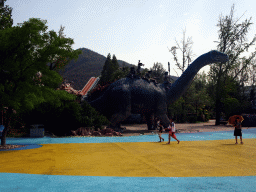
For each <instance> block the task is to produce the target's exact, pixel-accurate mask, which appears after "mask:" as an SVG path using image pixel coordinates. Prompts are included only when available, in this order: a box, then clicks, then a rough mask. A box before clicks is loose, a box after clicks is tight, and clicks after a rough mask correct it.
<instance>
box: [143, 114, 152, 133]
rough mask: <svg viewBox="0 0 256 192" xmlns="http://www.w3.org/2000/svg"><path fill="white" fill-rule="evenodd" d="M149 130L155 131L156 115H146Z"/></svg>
mask: <svg viewBox="0 0 256 192" xmlns="http://www.w3.org/2000/svg"><path fill="white" fill-rule="evenodd" d="M145 117H146V121H147V126H148V130H154V114H153V113H149V114H145Z"/></svg>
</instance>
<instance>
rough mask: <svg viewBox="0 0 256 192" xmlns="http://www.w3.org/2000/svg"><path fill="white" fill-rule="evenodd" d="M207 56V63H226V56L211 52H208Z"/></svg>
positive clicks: (214, 51)
mask: <svg viewBox="0 0 256 192" xmlns="http://www.w3.org/2000/svg"><path fill="white" fill-rule="evenodd" d="M207 54H209V63H217V62H223V63H224V62H227V61H228V56H227V55H226V54H224V53H221V52H219V51H216V50H213V51H210V52H208V53H207Z"/></svg>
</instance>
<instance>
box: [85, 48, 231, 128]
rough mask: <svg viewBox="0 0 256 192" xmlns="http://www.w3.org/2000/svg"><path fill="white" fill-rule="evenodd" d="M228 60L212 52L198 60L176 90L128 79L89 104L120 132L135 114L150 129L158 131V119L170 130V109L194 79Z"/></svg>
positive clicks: (177, 83) (178, 81)
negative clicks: (168, 113) (206, 68)
mask: <svg viewBox="0 0 256 192" xmlns="http://www.w3.org/2000/svg"><path fill="white" fill-rule="evenodd" d="M226 61H228V56H227V55H226V54H224V53H221V52H218V51H210V52H208V53H205V54H203V55H201V56H200V57H198V58H197V59H196V60H195V61H194V62H193V63H191V64H190V65H189V67H188V68H187V70H186V71H184V73H183V74H182V75H181V77H180V78H178V79H177V80H176V81H175V83H173V84H172V86H168V85H167V83H166V82H165V83H163V84H156V83H153V82H149V81H147V80H146V79H141V78H130V77H126V78H123V79H120V80H118V81H116V82H114V83H112V84H111V85H110V86H109V87H108V88H107V90H106V91H105V92H104V94H103V95H102V96H101V97H99V98H97V99H96V100H94V101H91V102H89V104H90V105H91V106H92V107H94V108H95V109H96V110H98V111H99V112H101V113H102V114H103V115H105V116H106V117H107V118H108V119H109V120H110V122H111V125H110V127H112V128H115V129H118V128H120V122H121V121H123V120H125V119H126V118H127V117H129V116H130V115H131V114H142V115H145V117H146V121H147V126H148V129H149V130H151V129H155V127H153V125H154V122H153V121H154V118H155V117H157V118H158V119H160V121H161V122H162V123H163V126H164V128H167V127H168V126H169V124H170V121H169V119H168V117H167V106H168V105H169V104H171V103H174V102H175V101H176V100H177V99H178V98H179V97H180V96H182V94H183V93H184V92H185V91H186V90H187V89H188V88H189V86H190V84H191V83H192V80H193V78H194V77H195V75H196V74H197V73H198V71H199V70H200V69H201V68H202V67H204V66H205V65H208V64H212V63H216V62H226Z"/></svg>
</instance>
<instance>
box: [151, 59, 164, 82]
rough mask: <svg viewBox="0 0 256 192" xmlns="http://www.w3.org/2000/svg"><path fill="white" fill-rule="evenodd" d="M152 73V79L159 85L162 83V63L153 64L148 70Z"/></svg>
mask: <svg viewBox="0 0 256 192" xmlns="http://www.w3.org/2000/svg"><path fill="white" fill-rule="evenodd" d="M150 70H151V71H152V77H153V78H154V79H156V80H157V82H159V83H163V82H164V73H165V69H164V67H163V65H162V63H158V62H157V63H154V65H153V67H151V68H150Z"/></svg>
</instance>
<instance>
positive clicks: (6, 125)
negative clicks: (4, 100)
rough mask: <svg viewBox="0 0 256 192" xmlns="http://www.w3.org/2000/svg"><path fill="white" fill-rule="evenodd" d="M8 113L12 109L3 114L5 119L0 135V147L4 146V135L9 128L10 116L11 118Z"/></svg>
mask: <svg viewBox="0 0 256 192" xmlns="http://www.w3.org/2000/svg"><path fill="white" fill-rule="evenodd" d="M10 111H11V112H12V109H10V108H8V109H7V111H6V113H5V117H4V130H3V133H2V137H1V145H2V146H5V145H6V135H7V132H8V130H9V127H10V116H11V113H10Z"/></svg>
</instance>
